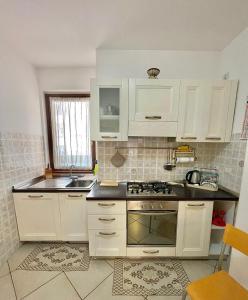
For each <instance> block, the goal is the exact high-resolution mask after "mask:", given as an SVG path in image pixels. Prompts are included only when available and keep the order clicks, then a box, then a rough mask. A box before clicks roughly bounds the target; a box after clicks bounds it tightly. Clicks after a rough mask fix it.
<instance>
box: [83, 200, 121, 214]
mask: <svg viewBox="0 0 248 300" xmlns="http://www.w3.org/2000/svg"><path fill="white" fill-rule="evenodd" d="M87 207H88V214H90V215H100V214H107V215H112V214H126V201H118V200H117V201H116V200H113V201H111V200H108V201H101V200H100V201H94V202H88V203H87Z"/></svg>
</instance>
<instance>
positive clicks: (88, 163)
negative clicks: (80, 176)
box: [50, 97, 92, 169]
mask: <svg viewBox="0 0 248 300" xmlns="http://www.w3.org/2000/svg"><path fill="white" fill-rule="evenodd" d="M50 103H51V118H52V135H53V155H54V168H55V169H67V168H69V167H70V166H71V165H74V166H75V167H76V168H79V169H92V155H91V143H90V128H89V99H88V98H64V97H51V98H50Z"/></svg>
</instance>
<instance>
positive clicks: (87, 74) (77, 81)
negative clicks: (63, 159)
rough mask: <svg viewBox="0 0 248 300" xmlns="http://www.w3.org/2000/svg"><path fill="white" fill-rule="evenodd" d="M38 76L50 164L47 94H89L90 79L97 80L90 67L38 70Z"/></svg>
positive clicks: (47, 156) (45, 139)
mask: <svg viewBox="0 0 248 300" xmlns="http://www.w3.org/2000/svg"><path fill="white" fill-rule="evenodd" d="M36 75H37V79H38V83H39V92H40V101H41V107H42V108H41V111H42V113H41V114H42V127H43V135H44V146H45V162H46V164H47V163H49V155H48V153H49V151H48V143H47V128H46V113H45V105H44V99H45V98H44V93H45V92H50V93H53V92H62V93H63V92H64V93H68V92H76V93H77V92H89V91H90V79H91V78H95V68H92V67H88V68H83V67H78V68H76V67H71V68H69V67H64V68H62V67H60V68H37V69H36Z"/></svg>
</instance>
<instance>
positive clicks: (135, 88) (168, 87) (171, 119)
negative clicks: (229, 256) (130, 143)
mask: <svg viewBox="0 0 248 300" xmlns="http://www.w3.org/2000/svg"><path fill="white" fill-rule="evenodd" d="M179 87H180V81H179V80H163V79H130V80H129V130H128V135H129V136H166V137H175V136H176V135H177V120H178V106H179Z"/></svg>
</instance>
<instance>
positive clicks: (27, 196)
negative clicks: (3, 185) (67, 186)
mask: <svg viewBox="0 0 248 300" xmlns="http://www.w3.org/2000/svg"><path fill="white" fill-rule="evenodd" d="M14 198H15V201H19V200H50V199H51V200H52V199H55V200H56V199H58V194H56V193H14Z"/></svg>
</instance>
